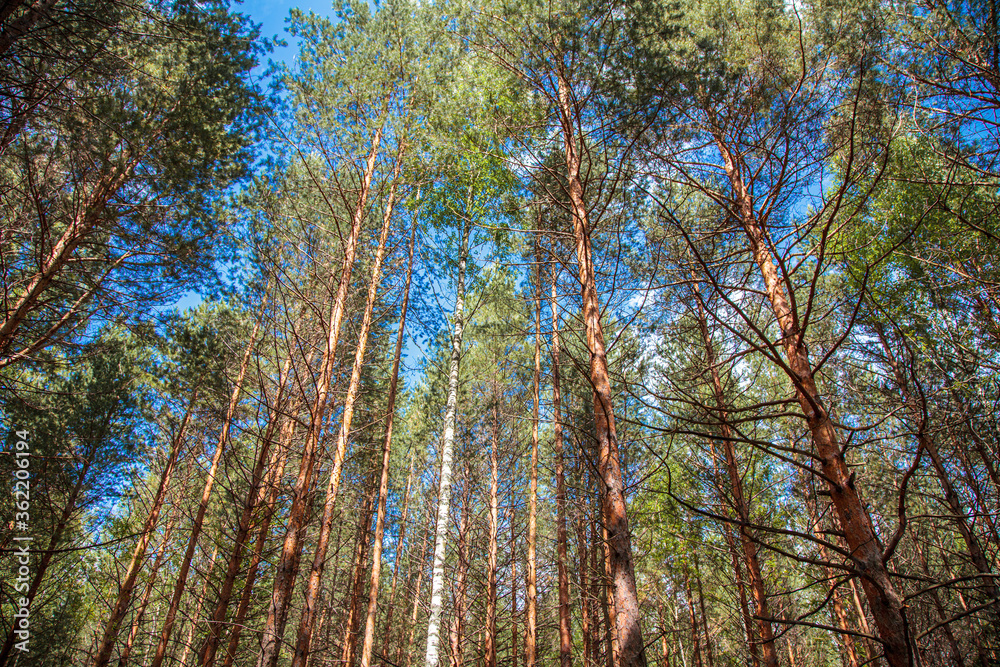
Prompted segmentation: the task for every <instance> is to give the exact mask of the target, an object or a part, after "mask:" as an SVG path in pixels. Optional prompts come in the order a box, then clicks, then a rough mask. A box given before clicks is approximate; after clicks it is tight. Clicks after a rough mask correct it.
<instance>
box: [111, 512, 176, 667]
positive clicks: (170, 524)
mask: <svg viewBox="0 0 1000 667" xmlns="http://www.w3.org/2000/svg"><path fill="white" fill-rule="evenodd" d="M176 520H177V513H176V512H174V513H172V514H170V518H169V519H168V520H167V525H166V528H164V530H163V540H162V541H161V542H160V548H159V549H157V551H156V559H155V560H154V561H153V567H151V568H150V570H149V576H148V578H147V579H146V588H145V589H144V590H143V591H142V598H140V600H139V606H138V608H137V609H136V610H135V615H134V616H133V617H132V627H131V629H130V630H129V633H128V639H126V640H125V646H124V647H122V651H121V654H120V655H119V656H118V667H126V666H127V665H128V664H129V656H130V655H132V648H133V647H134V646H135V640H136V637H138V636H139V630H140V628H142V621H143V617H144V616H145V615H146V608H147V607H148V606H149V598H150V596H151V595H152V593H153V585H154V584H156V577H157V574H158V573H159V571H160V567H161V566H162V565H163V559H164V557H165V556H166V554H167V545H168V544H169V543H170V535H171V534H172V533H173V532H174V524H175V523H176Z"/></svg>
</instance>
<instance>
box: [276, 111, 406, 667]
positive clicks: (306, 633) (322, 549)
mask: <svg viewBox="0 0 1000 667" xmlns="http://www.w3.org/2000/svg"><path fill="white" fill-rule="evenodd" d="M380 131H381V130H380ZM402 157H403V156H402V148H400V150H399V152H398V154H397V156H396V163H395V167H394V170H393V175H392V184H391V185H390V187H389V194H388V199H387V201H386V206H385V211H384V213H383V216H382V229H381V231H380V233H379V239H378V247H377V249H376V250H375V259H374V261H373V264H372V269H371V272H372V273H371V279H370V280H369V282H368V298H367V300H366V301H365V311H364V315H363V316H362V320H361V328H360V330H359V331H358V343H357V346H356V348H355V353H354V365H353V366H352V368H351V380H350V384H349V385H348V388H347V396H346V397H345V399H344V411H343V413H342V414H341V417H340V428H339V430H338V431H337V449H336V452H335V453H334V457H333V469H332V470H331V471H330V479H329V481H328V482H327V486H326V500H325V502H324V503H323V517H322V519H321V520H320V528H319V534H318V535H317V537H316V546H315V550H314V552H313V562H312V568H311V569H310V570H309V578H308V580H307V583H306V589H305V599H304V601H303V603H302V615H301V616H300V618H299V630H298V638H297V639H296V642H295V655H294V656H293V657H292V667H305V666H306V659H307V658H308V656H309V643H310V642H311V641H312V632H313V623H314V622H315V616H316V613H315V611H316V604H317V601H318V599H319V594H320V588H321V586H322V581H323V570H324V568H325V566H326V552H327V548H328V546H329V541H330V530H331V529H332V527H333V520H334V512H335V509H336V504H337V494H338V492H339V490H340V476H341V472H342V471H343V467H344V457H345V456H346V455H347V442H348V438H349V436H350V434H351V425H352V423H353V420H354V406H355V403H356V402H357V400H358V393H359V391H360V389H361V372H362V370H363V369H364V363H365V351H366V350H367V349H368V334H369V332H370V331H371V324H372V312H373V310H374V308H375V301H376V298H377V296H378V289H379V286H380V285H381V284H382V261H383V259H384V257H385V246H386V241H387V239H388V238H389V229H390V227H391V222H392V209H393V204H394V201H395V196H396V180H397V178H398V177H399V169H400V166H401V160H402Z"/></svg>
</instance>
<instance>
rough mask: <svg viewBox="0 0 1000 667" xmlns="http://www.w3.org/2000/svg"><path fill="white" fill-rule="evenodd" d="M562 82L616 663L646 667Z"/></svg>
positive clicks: (572, 123) (573, 126) (573, 118)
mask: <svg viewBox="0 0 1000 667" xmlns="http://www.w3.org/2000/svg"><path fill="white" fill-rule="evenodd" d="M556 74H557V77H558V81H559V120H560V125H561V128H562V133H563V139H564V145H565V157H566V183H567V186H568V191H569V192H568V194H569V199H570V205H571V208H572V211H573V236H574V240H575V242H576V258H577V267H578V271H579V279H580V288H581V291H582V302H583V303H582V306H583V313H582V314H583V321H584V328H585V332H586V342H587V350H588V351H589V353H590V377H589V379H590V382H591V385H592V387H593V392H594V438H595V440H596V441H597V463H598V465H597V468H598V473H599V475H600V485H601V497H602V505H603V508H602V515H603V525H604V527H605V528H606V529H607V531H608V553H609V561H610V566H611V577H612V586H613V593H614V601H615V612H616V613H615V624H616V625H615V632H614V635H615V638H616V641H617V647H618V652H617V653H616V655H615V660H614V664H615V667H645V666H646V646H645V642H644V641H643V639H642V623H641V617H640V614H639V596H638V592H637V590H636V585H635V566H634V563H633V557H632V542H631V539H632V538H631V535H630V534H629V527H628V514H627V511H626V503H625V486H624V483H623V479H622V471H621V457H620V453H619V451H618V436H617V433H616V428H615V414H614V409H613V407H612V401H611V382H610V379H609V377H608V360H607V353H606V351H605V344H604V331H603V326H602V324H601V305H600V301H599V299H598V296H597V284H596V278H595V275H594V259H593V252H592V247H591V240H590V235H591V232H592V229H591V223H590V220H589V218H588V215H589V214H588V210H587V205H586V202H585V200H584V184H583V181H582V180H581V176H580V167H581V163H582V159H581V157H580V154H579V152H578V148H577V133H578V131H579V128H578V127H577V124H578V121H579V118H578V116H577V114H576V112H575V106H574V104H573V101H572V100H571V90H570V86H569V83H568V81H567V80H566V77H565V73H564V72H563V71H559V72H557V73H556Z"/></svg>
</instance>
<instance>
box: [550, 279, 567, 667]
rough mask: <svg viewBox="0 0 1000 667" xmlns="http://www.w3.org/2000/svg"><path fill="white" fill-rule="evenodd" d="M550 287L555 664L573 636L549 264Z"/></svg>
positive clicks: (556, 318) (555, 306)
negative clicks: (556, 600) (556, 623)
mask: <svg viewBox="0 0 1000 667" xmlns="http://www.w3.org/2000/svg"><path fill="white" fill-rule="evenodd" d="M550 267H551V274H552V275H551V279H552V285H551V287H552V289H551V293H550V295H549V310H551V311H552V344H551V350H550V353H551V356H552V449H553V451H554V453H555V457H556V471H555V472H556V565H557V569H558V577H559V666H560V667H571V666H572V663H573V655H572V651H573V637H572V634H571V630H570V616H569V613H570V609H569V568H568V562H569V556H568V554H567V547H566V540H567V538H566V477H565V465H564V461H563V432H562V396H561V395H560V391H561V377H560V375H559V373H560V369H559V352H560V350H559V343H560V341H559V309H558V303H557V299H556V283H557V282H558V280H557V274H556V268H555V264H554V263H553V264H551V265H550Z"/></svg>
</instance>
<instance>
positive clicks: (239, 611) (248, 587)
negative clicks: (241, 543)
mask: <svg viewBox="0 0 1000 667" xmlns="http://www.w3.org/2000/svg"><path fill="white" fill-rule="evenodd" d="M309 361H311V359H307V361H306V364H307V365H308V364H309ZM301 406H302V403H301V400H300V399H296V400H293V401H292V402H291V404H290V405H289V408H288V414H287V416H286V417H285V422H284V424H283V425H282V427H281V433H280V435H279V438H278V447H277V449H276V450H275V452H274V454H273V455H272V457H271V461H270V462H269V463H268V470H269V472H268V479H267V480H265V484H264V488H269V489H270V492H269V493H268V498H267V502H266V503H265V506H264V516H263V517H262V519H261V521H260V527H259V529H258V530H257V538H256V541H255V543H254V551H253V554H252V555H251V556H250V563H249V565H248V566H247V574H246V581H244V582H243V591H242V593H241V594H240V603H239V605H238V606H237V607H236V615H235V616H234V617H233V623H232V629H231V631H230V635H229V642H228V643H227V647H226V659H225V661H224V667H232V665H233V661H234V660H235V659H236V649H237V648H239V643H240V636H241V635H242V633H243V624H244V621H246V617H247V612H248V611H249V609H250V600H251V597H252V595H253V587H254V583H255V582H256V581H257V572H258V571H259V569H260V563H261V561H262V560H263V557H264V547H265V546H266V544H267V538H268V536H269V535H270V534H271V521H272V520H273V519H274V514H275V506H276V505H277V502H278V496H279V495H280V494H281V478H282V475H283V474H284V472H285V464H287V463H288V454H289V448H290V446H291V442H292V437H293V436H294V435H295V425H296V423H297V422H296V419H295V415H296V414H297V413H298V411H299V408H300V407H301Z"/></svg>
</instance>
